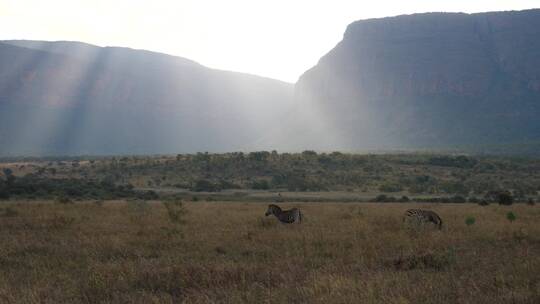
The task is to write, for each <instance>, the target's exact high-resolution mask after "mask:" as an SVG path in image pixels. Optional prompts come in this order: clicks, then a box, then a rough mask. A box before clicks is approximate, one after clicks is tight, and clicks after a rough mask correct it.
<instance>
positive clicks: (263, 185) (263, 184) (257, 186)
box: [251, 179, 270, 190]
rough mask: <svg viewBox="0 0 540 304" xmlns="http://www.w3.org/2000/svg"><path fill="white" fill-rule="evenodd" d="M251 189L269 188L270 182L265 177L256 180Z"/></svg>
mask: <svg viewBox="0 0 540 304" xmlns="http://www.w3.org/2000/svg"><path fill="white" fill-rule="evenodd" d="M251 189H253V190H268V189H270V185H269V184H268V181H267V180H265V179H262V180H258V181H254V182H253V183H252V184H251Z"/></svg>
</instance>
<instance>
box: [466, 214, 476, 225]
mask: <svg viewBox="0 0 540 304" xmlns="http://www.w3.org/2000/svg"><path fill="white" fill-rule="evenodd" d="M474 223H476V218H475V217H474V216H468V217H467V218H466V219H465V224H466V225H467V226H471V225H474Z"/></svg>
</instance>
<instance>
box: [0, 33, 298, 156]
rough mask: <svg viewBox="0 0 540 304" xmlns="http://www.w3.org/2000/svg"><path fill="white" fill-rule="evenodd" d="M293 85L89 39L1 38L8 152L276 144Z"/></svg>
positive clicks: (3, 139) (3, 138)
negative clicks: (279, 122)
mask: <svg viewBox="0 0 540 304" xmlns="http://www.w3.org/2000/svg"><path fill="white" fill-rule="evenodd" d="M292 95H293V85H292V84H289V83H284V82H281V81H277V80H272V79H268V78H263V77H258V76H253V75H248V74H242V73H234V72H228V71H220V70H214V69H210V68H207V67H204V66H202V65H200V64H198V63H196V62H193V61H191V60H188V59H184V58H180V57H175V56H170V55H166V54H160V53H155V52H149V51H144V50H133V49H129V48H119V47H97V46H94V45H90V44H85V43H80V42H67V41H61V42H46V41H25V40H13V41H0V155H12V154H15V155H50V154H53V155H57V154H62V155H65V154H145V153H180V152H196V151H215V152H217V151H231V150H243V149H257V148H268V147H266V146H265V142H266V139H265V138H270V137H271V136H273V134H275V131H274V129H275V128H276V118H279V117H281V116H283V115H286V113H287V112H289V110H290V107H291V98H292Z"/></svg>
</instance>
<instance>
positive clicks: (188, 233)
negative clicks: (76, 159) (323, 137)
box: [0, 199, 540, 304]
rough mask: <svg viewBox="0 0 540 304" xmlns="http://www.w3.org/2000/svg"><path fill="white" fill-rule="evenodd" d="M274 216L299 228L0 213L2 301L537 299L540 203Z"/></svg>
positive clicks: (65, 212) (222, 205) (248, 212)
mask: <svg viewBox="0 0 540 304" xmlns="http://www.w3.org/2000/svg"><path fill="white" fill-rule="evenodd" d="M280 205H281V206H282V207H284V208H292V207H297V208H300V209H301V211H302V213H303V215H304V221H303V223H302V224H291V225H285V224H281V223H279V222H278V221H277V219H276V218H275V217H273V216H269V217H265V216H264V212H265V211H266V207H267V203H258V202H219V201H213V202H202V201H197V202H180V200H178V199H176V200H175V199H171V200H164V201H158V200H155V201H146V200H141V199H129V200H116V201H102V200H86V201H77V202H74V203H72V202H69V201H65V202H64V203H59V202H58V201H57V202H55V201H44V200H43V201H41V200H32V201H24V200H11V201H5V202H1V203H0V227H1V229H0V242H1V244H2V246H1V247H0V302H2V303H490V304H494V303H539V302H540V225H539V224H538V223H539V221H540V207H538V205H535V206H531V205H527V204H514V205H511V206H501V205H497V204H490V205H489V206H480V205H477V204H433V203H432V204H428V203H426V204H418V203H330V202H327V203H320V202H316V203H311V202H306V203H291V202H283V203H280ZM409 208H423V209H429V210H434V211H436V212H437V213H438V214H439V215H440V216H441V218H442V219H443V222H444V224H443V228H442V230H438V229H436V228H435V227H434V226H433V225H431V224H425V225H415V224H410V223H409V224H407V223H403V222H402V218H403V213H404V212H405V210H407V209H409ZM509 212H512V215H513V216H509V214H508V213H509Z"/></svg>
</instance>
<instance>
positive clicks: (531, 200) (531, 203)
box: [527, 198, 535, 206]
mask: <svg viewBox="0 0 540 304" xmlns="http://www.w3.org/2000/svg"><path fill="white" fill-rule="evenodd" d="M534 204H535V202H534V199H533V198H529V199H528V200H527V205H529V206H534Z"/></svg>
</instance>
